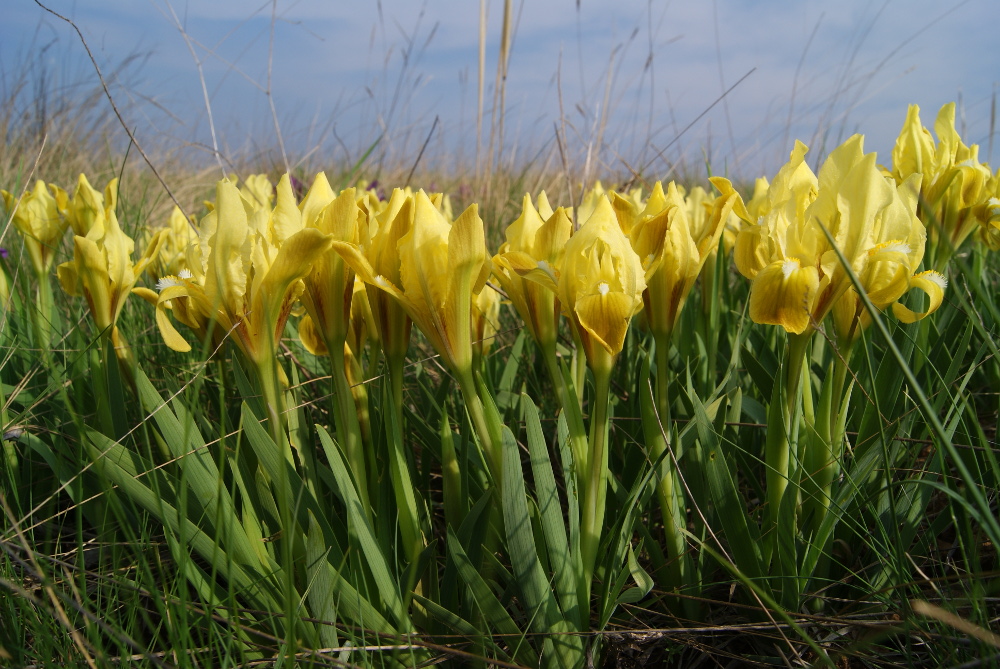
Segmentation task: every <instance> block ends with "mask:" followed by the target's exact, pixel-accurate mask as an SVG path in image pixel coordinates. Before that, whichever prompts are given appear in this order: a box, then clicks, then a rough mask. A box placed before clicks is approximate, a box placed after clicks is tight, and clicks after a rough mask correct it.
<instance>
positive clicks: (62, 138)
mask: <svg viewBox="0 0 1000 669" xmlns="http://www.w3.org/2000/svg"><path fill="white" fill-rule="evenodd" d="M508 11H509V5H508ZM504 44H505V45H506V46H505V47H504V49H509V48H510V45H509V42H508V41H506V40H505V41H504ZM506 57H507V56H506V55H505V54H504V53H503V52H502V53H501V57H500V66H499V68H498V70H499V71H498V75H497V82H498V83H497V86H496V95H497V99H496V101H495V102H494V104H495V105H498V106H499V110H500V113H499V116H498V117H497V118H503V96H502V88H503V86H502V82H503V80H504V77H503V68H504V61H505V58H506ZM483 77H484V74H483V64H482V63H480V78H483ZM31 85H33V84H32V83H31V81H30V79H28V78H25V79H24V81H23V82H22V83H21V84H18V85H15V86H13V87H10V88H8V91H7V95H8V98H7V99H6V100H5V101H4V105H3V107H2V109H0V131H2V132H3V141H4V151H3V153H2V158H0V188H2V189H3V191H4V208H3V212H4V216H3V219H2V220H3V223H4V228H3V235H2V237H0V246H2V247H3V253H2V258H0V300H2V303H3V312H2V313H3V315H2V319H0V427H2V430H3V441H2V460H3V464H2V468H0V470H2V472H0V474H2V478H0V506H2V510H3V515H4V518H5V522H4V529H3V531H2V533H0V591H2V592H3V596H0V663H9V664H11V665H12V666H32V667H57V666H84V665H87V666H91V667H102V666H113V665H116V664H128V665H135V666H157V667H160V666H169V667H175V666H176V667H198V666H256V665H275V666H279V665H280V666H298V665H301V666H393V667H396V666H407V667H418V666H429V665H432V664H436V663H441V662H445V663H448V664H450V665H455V666H465V665H468V666H507V667H521V666H525V667H534V666H542V667H567V668H569V667H583V666H609V667H610V666H615V667H632V666H650V665H655V666H697V665H698V664H699V663H705V666H708V665H709V663H712V662H716V663H720V664H726V665H727V666H729V663H732V662H735V663H745V664H747V665H752V666H759V665H766V666H835V667H855V666H857V667H861V666H865V667H868V666H896V665H908V666H934V667H940V666H954V667H959V666H961V667H974V666H980V665H983V666H990V665H991V664H995V663H996V662H997V660H998V659H1000V637H998V636H997V635H996V634H995V633H994V632H992V631H991V628H995V626H996V619H997V605H996V602H997V592H996V590H997V584H998V580H997V569H998V564H997V552H996V546H997V542H998V541H1000V522H998V520H997V519H998V513H997V489H998V484H1000V464H998V459H997V455H996V424H997V417H998V408H1000V395H998V393H997V390H996V389H997V388H1000V358H998V345H1000V334H998V326H1000V316H998V313H997V291H998V290H1000V286H998V280H997V277H998V276H1000V272H998V269H1000V261H998V259H997V255H996V249H997V248H1000V173H998V172H996V171H993V170H992V169H991V168H990V166H989V165H986V164H984V163H982V162H981V161H980V158H979V156H978V153H977V148H976V147H975V146H974V145H973V146H969V145H967V144H966V143H964V142H963V140H962V138H961V137H960V135H959V133H958V132H957V131H956V130H955V107H954V105H946V106H945V107H944V108H943V109H942V110H940V112H939V113H938V114H937V116H936V122H935V123H933V124H932V125H931V126H929V127H926V128H925V127H924V124H923V121H922V120H921V118H920V116H919V113H920V112H919V110H918V109H916V108H915V107H911V108H910V110H909V112H908V113H905V110H900V120H901V126H902V130H901V133H900V137H899V140H898V142H897V144H896V148H895V150H894V151H893V154H892V155H891V156H881V157H879V158H878V159H877V158H876V156H875V155H874V154H871V153H865V150H864V143H863V138H862V137H861V136H858V135H856V136H853V137H850V138H845V141H843V142H842V143H840V144H839V146H837V147H836V148H833V149H832V150H831V151H830V152H829V153H828V154H827V155H822V156H814V155H813V154H812V153H809V152H808V148H807V147H806V146H805V145H804V144H801V143H796V144H795V145H794V147H791V146H790V147H789V151H790V158H789V161H788V162H787V163H786V164H785V165H784V166H783V167H781V169H780V170H778V171H776V172H775V173H774V174H769V175H766V176H765V175H761V176H762V178H760V179H758V180H757V181H756V183H749V182H747V183H741V182H738V181H737V182H736V183H733V182H732V181H731V180H730V179H728V178H725V177H724V176H719V175H714V176H709V175H705V177H704V178H701V177H699V176H698V175H696V174H692V175H689V176H686V177H685V178H684V179H683V180H676V181H671V180H669V179H664V180H663V181H660V180H659V179H658V175H656V174H649V173H646V172H645V171H643V170H635V171H632V172H626V173H624V174H610V173H609V174H605V175H604V176H605V179H604V180H603V182H599V181H595V180H594V179H593V178H592V176H593V175H594V171H595V170H593V169H592V168H591V167H590V166H589V165H588V166H581V165H579V164H577V163H576V162H575V161H570V160H568V159H567V158H566V153H565V150H564V149H565V147H564V143H565V142H566V132H565V128H563V129H562V131H560V129H559V128H558V127H557V128H556V134H557V136H558V137H557V141H556V142H555V146H553V147H552V153H551V156H552V157H553V159H552V160H540V161H537V162H530V163H527V164H515V163H513V162H512V163H505V162H504V161H502V160H497V159H496V158H495V157H494V155H493V154H494V151H495V152H497V153H502V148H503V147H504V146H505V145H504V143H503V139H502V137H503V128H502V124H500V125H498V122H497V123H494V127H493V128H492V132H491V129H490V128H489V127H486V128H485V132H486V133H490V134H492V133H496V134H497V135H498V137H497V138H496V139H494V140H487V141H484V142H483V146H484V147H486V149H487V150H484V151H483V159H482V160H481V161H480V163H479V164H477V166H476V168H477V169H475V170H469V171H468V172H467V173H466V174H465V175H459V174H454V173H447V172H443V171H440V170H436V169H434V168H425V167H421V165H420V159H419V155H420V153H422V150H421V151H420V152H418V154H417V156H413V157H412V158H414V160H413V161H407V162H405V163H403V162H400V163H399V164H386V163H383V162H381V161H378V160H376V158H377V157H378V156H379V155H380V154H379V153H378V152H379V151H380V146H379V143H378V142H375V143H374V144H372V145H370V146H369V147H367V148H366V149H365V150H363V151H361V152H359V153H358V155H357V157H356V160H354V161H353V162H351V163H349V164H341V165H327V166H323V167H325V171H323V170H321V169H318V167H319V166H315V165H312V164H307V163H308V161H305V162H303V163H302V164H297V165H294V166H289V165H288V164H287V155H285V156H283V157H282V158H281V159H280V160H278V159H277V158H273V157H272V159H269V160H273V163H272V164H266V163H268V160H264V159H262V158H261V156H259V155H254V156H242V157H238V156H228V157H227V162H226V165H225V167H226V172H227V173H228V175H229V178H228V179H223V180H218V170H217V169H210V168H206V167H203V166H201V165H200V164H199V163H198V162H197V161H192V160H191V159H190V157H189V156H187V155H185V154H183V153H181V152H179V151H177V150H176V149H175V148H174V147H172V146H170V144H169V142H166V143H165V144H164V146H155V145H153V144H150V145H148V146H144V147H143V148H144V152H145V154H146V155H148V156H149V157H150V160H151V162H152V163H153V164H154V165H155V166H156V168H157V175H154V174H153V173H152V172H151V171H150V169H149V165H147V164H145V163H144V162H143V161H141V160H139V159H137V158H136V156H135V154H134V153H131V149H132V148H133V147H132V146H131V145H129V144H128V143H125V144H124V146H125V149H122V146H123V143H122V141H121V138H122V131H121V129H120V126H119V125H118V124H117V123H118V122H117V119H114V118H111V120H109V117H108V115H107V114H103V113H100V112H99V111H98V110H101V109H104V105H106V99H105V98H104V97H103V96H104V89H95V90H94V91H89V90H87V91H84V92H82V93H79V92H78V91H70V92H69V93H67V92H65V91H61V92H58V93H53V92H52V91H51V90H47V89H45V88H44V87H42V88H37V89H36V90H35V91H34V92H33V93H32V94H31V95H29V96H28V97H27V98H26V97H25V95H24V91H25V90H28V89H27V88H26V87H30V86H31ZM25 100H30V101H32V102H33V104H30V105H26V104H25V102H24V101H25ZM42 102H45V104H41V103H42ZM42 110H44V113H43V111H42ZM924 114H925V119H924V121H926V120H927V119H926V111H925V112H924ZM479 118H480V119H484V118H487V114H486V113H485V112H484V111H483V110H482V104H481V105H480V113H479ZM487 125H488V124H487ZM560 151H562V152H563V154H562V158H561V159H558V160H556V159H555V157H556V156H559V155H560ZM282 152H284V148H282ZM807 157H808V160H807ZM275 165H280V167H275ZM213 167H214V166H213ZM287 167H292V169H291V170H290V171H287V170H286V168H287ZM585 177H590V178H587V179H586V180H584V179H585ZM431 184H434V186H435V187H434V188H431V187H430V186H431ZM167 185H168V186H169V194H168V192H167V188H166V186H167ZM420 186H425V188H424V189H421V188H420ZM733 666H737V665H736V664H734V665H733Z"/></svg>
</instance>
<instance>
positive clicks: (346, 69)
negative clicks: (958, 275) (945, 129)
mask: <svg viewBox="0 0 1000 669" xmlns="http://www.w3.org/2000/svg"><path fill="white" fill-rule="evenodd" d="M42 3H43V4H44V5H46V6H47V7H49V8H50V9H52V10H53V11H55V12H58V13H60V14H62V15H63V16H66V17H68V18H70V19H72V20H73V22H74V23H75V24H76V26H77V27H78V28H79V30H80V32H81V33H82V35H83V37H84V38H85V40H86V42H87V44H88V45H89V46H90V48H91V50H92V52H93V54H94V56H95V58H96V59H97V62H98V64H99V66H100V67H101V69H102V72H103V73H104V74H105V75H106V77H107V78H108V80H109V82H110V87H111V91H112V94H113V95H114V96H115V99H116V102H118V104H119V106H120V107H121V108H122V109H123V111H124V113H125V116H126V118H127V121H128V123H129V124H130V125H131V126H133V127H134V128H136V133H137V136H138V137H139V140H140V142H146V143H149V144H151V145H157V146H163V145H169V144H170V143H176V144H177V145H178V146H180V145H183V146H186V147H193V148H189V154H188V155H192V157H194V158H196V159H199V160H204V161H207V162H209V163H210V162H212V161H214V160H215V158H214V157H213V156H214V155H215V154H214V153H213V150H212V147H213V146H218V149H219V153H220V154H221V155H222V156H224V157H236V156H241V157H246V156H255V155H260V156H272V157H273V156H275V155H279V156H280V154H281V146H282V145H284V153H285V156H286V157H287V162H288V164H290V165H292V166H296V165H317V164H319V165H333V164H352V163H354V162H356V161H358V160H360V159H361V158H362V156H363V155H364V154H365V152H366V150H367V149H369V148H370V147H372V146H373V145H374V146H375V150H374V152H373V154H372V155H371V156H369V157H368V160H369V161H370V162H371V161H375V160H379V161H383V163H384V164H411V163H412V162H413V161H415V160H417V156H418V155H419V154H420V152H421V148H422V147H423V146H424V144H425V142H426V149H425V152H424V156H423V158H422V160H423V161H424V164H425V165H433V166H437V167H440V168H443V169H445V170H449V171H455V170H463V169H469V168H470V166H472V165H474V164H475V159H476V155H477V151H478V152H479V153H480V156H481V159H483V160H485V158H486V156H487V155H488V153H489V151H488V147H489V145H490V142H491V129H492V131H493V132H492V135H493V140H492V141H493V143H494V145H500V142H501V138H500V136H499V133H500V127H501V123H500V122H499V121H498V120H497V119H499V118H500V117H501V116H502V119H503V122H502V128H503V136H502V150H498V151H495V152H494V154H493V155H494V159H495V160H499V161H503V162H505V163H509V164H512V165H516V166H525V165H534V166H537V167H542V168H545V167H553V168H555V167H558V164H556V163H554V162H553V161H560V162H561V161H562V160H563V157H564V156H565V159H566V160H568V161H573V163H574V164H575V165H577V166H578V167H581V166H582V169H583V170H584V173H586V174H588V175H590V176H594V177H598V176H604V175H609V174H611V175H613V174H622V173H627V172H628V171H630V170H636V171H640V172H642V173H643V174H644V175H651V176H653V177H654V178H677V177H684V176H689V175H692V174H697V173H699V172H703V171H704V169H705V165H706V164H708V165H710V166H711V170H712V172H713V173H715V174H721V173H726V174H729V175H731V176H737V177H743V178H753V177H755V176H759V175H762V174H766V175H772V174H773V173H774V172H775V171H776V170H777V169H778V167H780V165H781V164H782V163H783V162H784V161H785V160H787V157H788V153H789V152H790V150H791V148H792V146H793V144H794V141H795V140H796V139H799V140H802V141H803V142H805V143H806V144H807V145H808V146H810V148H811V149H812V151H811V153H810V156H813V157H814V158H815V157H819V156H822V155H823V154H824V153H826V152H829V150H830V149H832V148H833V147H834V146H835V145H836V144H837V143H839V142H840V141H843V140H844V139H846V138H847V137H848V136H850V135H851V134H853V133H855V132H861V133H863V134H865V136H866V141H865V147H866V150H875V151H877V152H878V154H879V160H880V162H882V163H883V164H888V163H889V162H890V161H891V155H890V152H891V149H892V146H893V144H894V142H895V137H896V135H897V134H898V133H899V129H900V126H901V125H902V122H903V119H904V118H905V116H906V110H907V106H908V105H909V104H919V105H920V108H921V118H922V120H923V122H924V124H925V125H927V126H931V125H932V124H933V121H934V118H935V116H936V114H937V111H938V109H939V108H940V107H941V106H942V105H943V104H945V103H947V102H952V101H954V102H957V103H958V104H959V121H958V124H957V125H958V129H959V132H960V133H961V134H962V137H963V138H964V139H965V141H966V142H967V143H978V144H980V145H981V149H980V157H981V158H982V159H986V160H991V159H992V158H993V157H992V156H991V155H990V151H991V149H992V143H993V140H994V139H995V138H991V137H990V132H991V130H990V128H991V114H993V113H994V108H993V105H994V99H995V91H996V87H997V81H998V79H1000V40H997V39H996V33H995V25H996V22H997V19H998V18H1000V10H998V9H997V8H996V6H995V0H967V1H965V2H962V1H945V2H941V1H940V0H933V1H930V0H896V1H887V2H883V3H878V2H872V1H871V0H838V1H837V2H827V1H820V0H768V1H767V2H765V1H763V0H745V1H742V2H740V1H737V0H714V1H713V0H699V1H697V2H696V1H693V0H688V1H683V0H674V1H672V2H664V1H655V0H615V2H614V3H608V2H597V1H596V0H523V1H522V0H514V1H513V3H512V9H513V25H514V31H513V42H512V45H511V48H510V57H509V62H508V69H507V76H506V85H505V87H504V105H503V107H504V109H503V112H502V113H501V112H500V110H496V109H495V102H494V101H495V100H496V99H498V96H497V95H495V92H496V90H495V89H496V86H495V83H496V80H497V58H498V53H499V49H500V34H501V24H502V19H503V7H504V4H503V2H501V1H499V0H492V1H491V2H488V3H487V5H486V9H487V40H486V66H485V71H486V76H485V82H484V89H485V90H484V102H485V110H484V117H485V118H484V130H483V136H482V139H481V140H477V124H476V119H477V116H478V100H477V85H478V57H479V56H478V54H479V22H480V3H478V2H474V1H473V0H426V1H425V2H419V1H417V0H405V1H404V0H381V1H380V2H376V1H371V2H363V1H357V0H355V1H346V0H343V1H342V0H325V1H324V0H299V1H298V2H295V1H292V0H276V1H273V2H272V1H265V0H249V1H247V0H212V1H211V2H209V1H201V2H190V1H189V2H186V3H185V2H182V1H180V0H170V1H169V2H168V0H76V1H71V0H42ZM4 7H5V9H4V20H3V22H0V93H2V96H0V99H2V100H5V101H6V100H9V99H10V97H11V91H12V89H13V88H14V86H15V84H16V82H18V81H21V82H23V81H24V80H25V78H27V79H29V80H31V81H32V82H34V83H33V84H32V86H28V87H25V89H24V90H25V91H29V92H30V91H32V90H37V89H36V88H33V86H37V85H38V84H37V82H38V81H41V80H42V79H43V78H44V81H45V82H47V85H48V86H50V87H55V88H57V89H60V87H62V89H65V90H76V89H82V88H86V87H92V86H96V85H97V78H96V75H95V74H94V69H93V67H92V65H91V64H90V62H89V60H88V58H87V55H86V52H85V51H84V49H83V46H82V44H81V41H80V39H79V37H78V36H77V35H76V33H75V32H73V30H72V28H71V27H70V26H69V25H68V24H66V23H65V22H63V21H61V20H59V19H57V18H56V17H54V16H53V15H51V14H49V13H47V12H45V11H44V10H43V9H41V8H40V7H39V5H38V4H37V3H36V2H35V1H34V0H4ZM610 8H613V9H610ZM724 93H725V95H723V94H724ZM18 103H19V104H25V103H26V102H25V98H24V97H23V93H22V97H21V98H19V99H18ZM108 111H109V110H108V109H103V113H107V112H108ZM213 130H214V133H213ZM199 147H200V148H199ZM560 148H561V152H560ZM997 151H998V152H1000V147H998V148H997Z"/></svg>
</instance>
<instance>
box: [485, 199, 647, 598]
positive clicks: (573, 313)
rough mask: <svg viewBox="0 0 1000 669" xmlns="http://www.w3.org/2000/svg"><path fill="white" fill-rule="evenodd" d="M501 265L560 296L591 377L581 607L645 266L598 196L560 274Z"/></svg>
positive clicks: (578, 455)
mask: <svg viewBox="0 0 1000 669" xmlns="http://www.w3.org/2000/svg"><path fill="white" fill-rule="evenodd" d="M553 221H556V225H558V219H557V218H556V215H555V214H554V215H553V216H552V217H550V219H549V223H550V224H551V223H553ZM554 232H555V230H552V231H550V234H551V233H554ZM536 239H537V238H536ZM538 255H542V254H541V253H539V254H538ZM512 261H513V262H512ZM501 262H502V263H507V264H508V266H510V267H512V268H514V269H516V271H517V273H518V274H520V275H522V276H524V277H526V278H529V279H531V280H534V281H537V282H539V283H541V284H542V285H544V286H547V287H548V288H549V289H550V290H552V291H553V292H554V293H555V295H556V296H557V298H558V300H559V304H560V305H561V307H562V310H563V313H564V314H565V315H566V317H567V319H568V320H569V322H570V324H571V327H572V328H573V331H574V333H575V336H576V338H577V340H578V341H579V342H580V344H581V346H582V347H583V350H584V352H585V354H586V357H587V365H588V367H589V368H590V371H591V373H592V374H593V378H594V394H593V398H592V403H591V405H590V407H591V412H590V428H589V429H590V433H589V436H588V439H587V442H586V447H585V448H584V447H582V445H581V444H580V443H579V442H578V441H577V440H573V441H572V443H573V446H574V448H573V459H574V469H575V476H576V482H577V490H578V491H580V500H581V504H580V516H581V518H580V564H579V566H578V569H579V573H578V581H579V585H578V592H579V593H580V601H581V602H587V603H588V604H589V595H590V588H591V581H592V578H593V574H594V567H595V564H596V561H597V550H598V547H599V545H600V541H601V534H602V531H603V529H604V510H605V502H606V499H607V485H608V476H609V473H608V430H609V427H610V413H609V412H610V384H611V374H612V371H613V370H614V367H615V363H616V361H617V359H618V356H619V354H621V351H622V348H623V347H624V345H625V335H626V333H627V332H628V327H629V323H630V321H631V320H632V316H634V315H635V314H636V313H637V312H638V311H639V310H640V309H642V293H643V291H644V290H645V288H646V280H645V274H644V271H643V267H642V262H641V261H640V259H639V256H638V255H636V253H635V251H633V250H632V246H631V245H630V244H629V240H628V238H627V237H626V236H625V233H624V232H622V229H621V226H620V225H619V223H618V219H617V217H616V216H615V211H614V209H613V208H612V206H611V203H610V201H609V200H608V198H607V196H606V195H603V194H602V195H600V196H599V197H597V198H596V201H595V202H594V207H593V213H592V214H591V215H590V217H589V218H588V219H587V221H586V222H585V223H584V224H583V225H582V226H581V227H580V229H579V230H578V231H577V232H576V233H575V234H573V235H572V236H571V237H570V238H569V241H568V242H566V245H565V249H564V252H563V256H562V259H561V261H560V263H559V265H560V266H559V268H558V271H556V270H555V269H554V268H552V267H551V265H549V263H548V261H547V260H545V259H542V258H536V259H535V261H534V262H533V263H532V262H531V260H530V255H529V254H522V255H515V254H513V253H508V254H506V259H505V260H502V261H501ZM546 313H547V308H546ZM540 314H541V312H540ZM566 403H568V402H565V403H564V404H566ZM568 417H571V416H568Z"/></svg>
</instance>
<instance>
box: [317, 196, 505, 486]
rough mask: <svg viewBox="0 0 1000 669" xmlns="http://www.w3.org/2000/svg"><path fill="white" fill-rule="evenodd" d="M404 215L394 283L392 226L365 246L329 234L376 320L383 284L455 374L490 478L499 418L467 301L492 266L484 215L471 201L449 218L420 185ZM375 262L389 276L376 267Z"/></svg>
mask: <svg viewBox="0 0 1000 669" xmlns="http://www.w3.org/2000/svg"><path fill="white" fill-rule="evenodd" d="M407 206H412V214H409V213H408V212H405V211H404V208H405V207H407ZM410 215H412V219H411V223H410V225H409V229H408V230H405V231H403V230H402V228H400V229H398V230H396V231H395V233H398V232H402V233H403V234H402V235H401V236H399V237H396V239H397V241H396V244H395V255H396V256H397V257H398V263H399V264H398V270H397V271H398V277H399V278H398V283H397V282H396V281H395V280H393V279H394V278H395V277H391V273H393V272H392V270H395V269H396V268H395V267H394V266H393V265H394V263H393V262H386V256H389V257H391V256H393V255H394V254H393V252H392V250H391V249H390V248H387V244H388V242H390V241H391V240H392V238H393V237H395V233H388V236H387V237H386V238H385V239H384V240H379V242H380V244H378V245H376V244H375V239H373V240H372V243H371V244H370V245H369V246H368V248H367V249H363V248H362V247H360V246H359V245H356V244H349V243H345V242H335V243H334V248H335V249H336V250H337V252H339V253H340V254H341V255H343V257H344V260H346V261H347V262H348V263H349V264H350V265H351V267H353V268H354V270H355V272H357V276H358V277H359V278H360V279H362V280H363V281H364V282H365V283H367V284H368V285H369V286H370V287H371V288H372V289H371V290H369V299H370V300H371V304H372V312H373V314H374V315H375V318H376V320H378V319H379V318H381V317H382V308H381V307H380V305H379V304H378V301H377V300H376V298H375V294H376V293H377V292H379V291H381V292H383V293H385V294H386V295H388V296H389V297H390V298H391V299H393V300H394V301H395V303H396V304H397V305H398V306H399V307H401V308H402V309H403V312H405V314H406V315H408V316H409V317H410V319H411V320H412V322H413V323H415V324H416V326H417V327H418V328H420V331H421V332H423V333H424V336H425V337H427V340H428V341H429V342H430V343H431V345H432V346H433V347H434V350H435V351H436V352H437V353H438V354H439V355H440V356H441V360H442V361H443V362H444V363H445V365H446V366H447V367H448V369H449V370H450V371H451V372H452V373H453V374H454V376H455V379H456V380H457V381H458V385H459V388H460V389H461V391H462V396H463V398H464V400H465V405H466V408H467V410H468V411H469V416H470V418H471V419H472V423H473V426H474V427H475V429H476V433H477V435H478V437H479V441H480V444H481V446H482V448H483V454H484V456H485V460H486V463H487V466H488V467H489V469H490V471H491V473H492V475H493V477H494V480H495V481H499V480H500V473H501V465H502V459H501V453H500V430H499V423H498V421H494V420H488V419H487V415H486V408H485V407H484V405H483V402H482V400H481V398H480V397H479V393H478V390H477V387H476V380H475V372H474V365H473V361H474V356H473V345H472V302H473V300H474V299H475V298H476V296H478V295H479V293H480V292H481V291H482V290H484V289H485V288H486V280H487V279H488V278H489V275H490V269H491V263H490V257H489V254H488V253H487V251H486V239H485V233H484V230H483V221H482V219H481V218H479V213H478V208H477V206H476V205H472V206H470V207H469V208H468V209H466V210H465V211H464V212H463V213H462V214H461V215H460V216H459V217H458V218H457V219H455V221H454V223H449V222H448V220H447V219H446V218H445V216H444V215H443V214H442V213H441V211H439V210H438V208H437V207H435V206H434V203H433V202H432V201H431V199H430V197H428V195H427V194H426V193H424V192H423V191H419V192H418V193H416V194H414V195H413V197H412V201H411V204H409V205H408V204H407V203H405V202H404V203H403V204H402V205H401V207H400V213H398V214H397V215H396V217H395V218H394V219H393V220H394V221H400V222H404V221H405V220H406V219H405V218H404V219H402V220H401V219H400V216H404V217H406V216H410ZM394 225H395V224H394ZM373 261H374V262H373ZM378 265H381V266H382V267H384V268H385V269H386V270H387V272H389V273H390V276H387V275H386V274H385V273H381V272H380V271H379V270H377V269H376V266H378ZM386 315H389V314H388V313H387V314H386ZM383 345H385V344H383Z"/></svg>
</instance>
